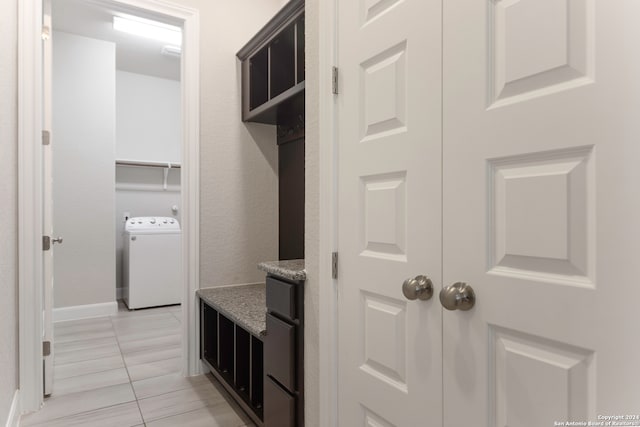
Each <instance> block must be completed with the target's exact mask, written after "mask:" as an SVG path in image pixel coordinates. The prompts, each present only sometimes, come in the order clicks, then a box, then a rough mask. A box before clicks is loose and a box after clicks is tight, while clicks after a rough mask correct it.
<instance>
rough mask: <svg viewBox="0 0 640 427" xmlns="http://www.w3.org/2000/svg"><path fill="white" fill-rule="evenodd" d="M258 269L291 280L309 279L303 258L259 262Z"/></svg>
mask: <svg viewBox="0 0 640 427" xmlns="http://www.w3.org/2000/svg"><path fill="white" fill-rule="evenodd" d="M258 269H260V270H262V271H266V272H267V273H269V274H273V275H274V276H280V277H282V278H285V279H289V280H298V281H303V280H306V279H307V272H306V271H305V269H304V260H303V259H292V260H288V261H266V262H261V263H260V264H258Z"/></svg>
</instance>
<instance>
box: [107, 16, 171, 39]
mask: <svg viewBox="0 0 640 427" xmlns="http://www.w3.org/2000/svg"><path fill="white" fill-rule="evenodd" d="M113 29H114V30H118V31H123V32H125V33H129V34H134V35H136V36H140V37H146V38H149V39H154V40H159V41H162V42H166V43H171V44H172V45H177V46H180V45H181V44H182V30H181V29H180V27H176V26H173V25H168V24H163V23H162V22H158V21H151V20H149V19H143V18H138V17H135V16H126V17H125V16H114V17H113Z"/></svg>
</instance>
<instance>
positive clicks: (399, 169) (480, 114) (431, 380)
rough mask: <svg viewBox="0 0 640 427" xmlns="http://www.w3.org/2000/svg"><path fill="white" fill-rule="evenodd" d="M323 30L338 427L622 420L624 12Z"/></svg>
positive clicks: (521, 9)
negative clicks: (425, 280) (330, 90)
mask: <svg viewBox="0 0 640 427" xmlns="http://www.w3.org/2000/svg"><path fill="white" fill-rule="evenodd" d="M441 5H442V6H443V9H442V11H441V10H440V7H441ZM338 13H339V17H340V19H339V21H340V23H339V35H338V37H339V38H338V49H339V66H340V70H341V80H342V82H341V87H340V95H339V96H338V126H339V127H338V144H339V181H338V193H339V212H338V227H339V234H338V235H339V242H338V250H339V252H340V278H339V296H338V312H339V322H340V323H339V326H338V330H339V354H340V356H339V367H338V369H339V378H340V384H339V398H338V402H339V403H338V405H339V424H340V425H341V426H353V425H366V426H385V427H386V426H406V427H414V426H447V427H460V426H468V425H474V426H491V427H494V426H495V427H497V426H500V427H503V426H509V427H546V426H556V425H562V424H561V423H566V422H567V421H574V422H585V423H587V422H589V421H592V422H593V421H598V419H599V417H600V418H602V417H606V416H612V415H622V416H628V417H630V418H633V416H637V415H638V414H639V413H640V403H639V402H640V370H638V369H637V361H636V360H637V355H638V354H640V340H639V339H638V338H637V336H638V334H637V328H638V326H637V320H636V317H637V316H636V315H635V313H636V312H637V311H638V301H640V286H638V285H637V283H636V280H634V279H637V278H638V277H639V276H640V262H638V260H637V258H638V256H639V254H640V238H638V236H640V195H639V193H638V191H637V185H638V183H640V168H638V166H637V165H638V161H639V159H640V143H639V140H640V120H638V117H640V80H639V79H638V77H637V76H639V75H640V59H638V58H640V56H639V55H638V54H637V43H635V42H633V41H634V40H640V25H638V22H640V3H639V2H637V1H635V0H620V1H614V2H598V1H596V0H482V1H476V0H458V1H449V2H440V1H431V0H426V1H425V0H397V1H393V0H389V1H385V0H377V1H376V0H368V1H367V0H358V1H351V0H344V1H342V0H339V10H338ZM440 67H442V68H441V69H442V75H441V74H440V71H439V70H440ZM417 274H424V275H427V276H429V277H431V279H432V281H433V285H434V296H433V298H432V299H430V300H426V301H422V300H420V299H417V300H408V299H406V298H405V296H404V295H403V292H402V283H403V281H404V280H405V279H407V278H410V277H414V276H415V275H417ZM455 283H466V285H467V286H469V287H470V288H472V289H473V291H474V294H475V298H476V300H475V306H473V307H472V308H471V309H470V310H468V311H463V310H448V309H444V308H443V305H447V306H448V307H449V308H454V307H453V306H454V303H455V298H450V299H446V298H445V299H444V300H443V301H439V298H438V296H439V294H440V292H441V290H442V289H445V292H447V291H449V292H450V293H449V296H450V297H455V296H456V292H455V291H456V289H455V288H453V287H452V285H454V284H455ZM410 284H415V282H412V283H410ZM459 286H461V285H459ZM627 421H628V422H631V423H633V422H635V423H636V424H635V425H640V419H637V420H633V419H631V420H627ZM564 425H566V424H564ZM585 425H586V424H585ZM628 425H634V424H628Z"/></svg>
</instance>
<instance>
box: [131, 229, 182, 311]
mask: <svg viewBox="0 0 640 427" xmlns="http://www.w3.org/2000/svg"><path fill="white" fill-rule="evenodd" d="M180 240H181V230H180V224H179V223H178V220H176V219H175V218H167V217H136V218H129V219H128V220H127V223H126V225H125V231H124V250H123V255H122V256H123V259H122V267H123V268H122V273H123V289H122V291H123V292H122V296H123V299H124V302H125V303H126V304H127V307H129V309H136V308H144V307H157V306H161V305H171V304H180V301H181V297H182V277H181V276H182V275H181V274H180V273H181V265H182V259H181V256H180Z"/></svg>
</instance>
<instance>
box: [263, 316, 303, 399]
mask: <svg viewBox="0 0 640 427" xmlns="http://www.w3.org/2000/svg"><path fill="white" fill-rule="evenodd" d="M295 331H296V327H295V326H294V325H290V324H288V323H287V322H284V321H282V320H280V319H278V318H276V317H274V316H272V315H271V314H267V336H266V337H265V340H264V370H265V373H266V374H267V375H270V376H272V377H273V378H275V379H276V380H278V382H279V383H280V384H282V385H283V386H285V387H286V388H287V389H289V390H290V391H295V389H296V386H295V384H296V369H295Z"/></svg>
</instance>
